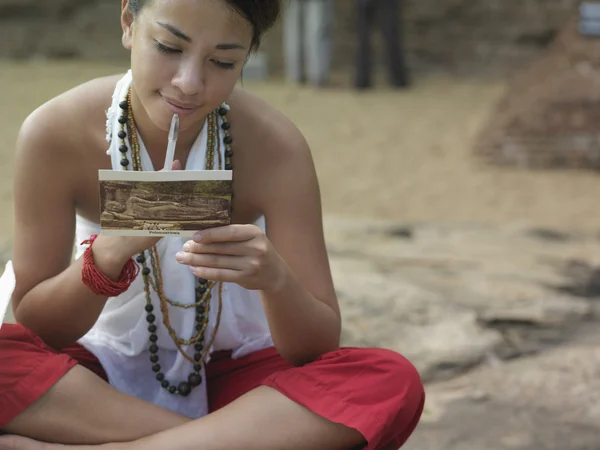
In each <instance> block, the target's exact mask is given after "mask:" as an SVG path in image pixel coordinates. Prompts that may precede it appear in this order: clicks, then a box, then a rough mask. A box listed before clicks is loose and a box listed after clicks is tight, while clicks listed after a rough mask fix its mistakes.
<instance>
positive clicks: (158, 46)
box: [154, 40, 181, 55]
mask: <svg viewBox="0 0 600 450" xmlns="http://www.w3.org/2000/svg"><path fill="white" fill-rule="evenodd" d="M154 47H155V48H156V50H158V51H159V52H161V53H167V54H169V55H173V54H176V53H181V50H178V49H176V48H171V47H167V46H166V45H163V44H161V43H160V42H158V41H156V40H155V41H154Z"/></svg>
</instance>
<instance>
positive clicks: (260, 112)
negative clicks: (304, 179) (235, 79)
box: [230, 88, 311, 164]
mask: <svg viewBox="0 0 600 450" xmlns="http://www.w3.org/2000/svg"><path fill="white" fill-rule="evenodd" d="M230 103H231V108H232V111H231V116H232V117H231V120H232V122H234V123H233V124H232V125H233V127H232V128H234V129H236V130H237V131H236V136H235V138H236V141H241V142H242V143H243V146H244V148H248V150H249V151H251V153H252V155H253V156H254V157H258V158H259V159H261V160H263V159H266V160H267V161H270V162H272V163H275V164H281V163H284V162H286V161H287V162H288V163H291V162H292V161H294V162H297V161H298V159H300V160H302V159H304V160H307V159H311V156H310V148H309V146H308V144H307V142H306V139H305V138H304V136H303V134H302V132H301V131H300V130H299V129H298V127H296V125H294V123H293V122H292V121H291V120H290V119H289V118H288V117H287V116H286V115H285V114H283V113H282V112H281V111H279V110H278V109H277V108H275V107H274V106H273V105H271V104H269V103H268V102H266V101H265V100H263V99H261V98H259V97H257V96H256V95H254V94H252V93H250V92H248V91H246V90H244V89H241V88H238V89H236V90H235V91H234V93H233V94H232V96H231V101H230ZM235 122H238V123H239V126H236V125H235ZM238 128H239V129H238ZM262 162H263V163H265V162H266V161H264V160H263V161H262Z"/></svg>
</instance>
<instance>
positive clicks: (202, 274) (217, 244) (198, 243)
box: [176, 225, 286, 291]
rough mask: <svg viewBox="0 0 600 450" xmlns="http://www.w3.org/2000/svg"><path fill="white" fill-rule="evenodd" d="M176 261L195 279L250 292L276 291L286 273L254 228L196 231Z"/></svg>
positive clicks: (244, 226)
mask: <svg viewBox="0 0 600 450" xmlns="http://www.w3.org/2000/svg"><path fill="white" fill-rule="evenodd" d="M176 258H177V261H179V262H180V263H181V264H185V265H188V266H190V269H191V271H192V273H193V274H194V275H196V276H197V277H199V278H205V279H207V280H212V281H226V282H232V283H237V284H239V285H240V286H242V287H244V288H246V289H250V290H263V291H268V290H276V289H277V288H278V286H280V285H281V284H282V283H283V282H284V279H285V273H286V270H285V267H286V266H285V263H284V262H283V259H282V258H281V257H280V256H279V254H278V253H277V251H276V250H275V248H274V247H273V246H272V245H271V242H270V241H269V239H268V238H267V236H266V235H265V233H264V232H263V231H262V229H260V228H259V227H257V226H255V225H227V226H224V227H217V228H210V229H207V230H203V231H200V232H198V233H196V234H195V235H194V237H193V239H192V240H190V241H188V242H186V243H185V245H184V246H183V251H182V252H179V253H177V256H176Z"/></svg>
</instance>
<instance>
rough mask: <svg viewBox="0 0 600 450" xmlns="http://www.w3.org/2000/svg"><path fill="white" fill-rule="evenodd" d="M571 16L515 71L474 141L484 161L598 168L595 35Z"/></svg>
mask: <svg viewBox="0 0 600 450" xmlns="http://www.w3.org/2000/svg"><path fill="white" fill-rule="evenodd" d="M583 34H585V33H581V32H580V15H579V14H577V16H576V17H573V18H571V20H570V21H569V22H568V24H567V25H566V26H565V27H564V29H563V30H562V31H561V32H560V33H559V35H558V36H557V38H556V39H555V41H554V42H553V43H552V44H551V45H550V46H549V48H548V49H547V51H546V53H545V54H544V55H543V56H542V57H541V58H539V59H538V60H536V61H535V62H534V63H533V64H531V65H530V66H529V67H528V68H527V69H526V70H524V71H522V72H521V73H519V74H517V75H516V76H515V77H514V78H513V79H512V80H511V82H510V83H509V87H508V90H507V91H506V93H505V95H504V97H503V98H502V99H501V100H500V102H499V103H498V104H497V105H496V108H495V110H494V111H493V112H492V115H491V117H490V119H489V120H488V123H487V124H486V126H485V127H484V129H483V130H482V131H481V133H480V135H479V136H478V137H477V140H476V142H475V148H474V152H475V154H476V155H477V156H478V157H481V158H482V159H483V160H484V161H486V162H488V163H491V164H497V165H505V166H513V167H521V168H528V169H549V168H569V169H589V170H598V169H600V36H584V35H583Z"/></svg>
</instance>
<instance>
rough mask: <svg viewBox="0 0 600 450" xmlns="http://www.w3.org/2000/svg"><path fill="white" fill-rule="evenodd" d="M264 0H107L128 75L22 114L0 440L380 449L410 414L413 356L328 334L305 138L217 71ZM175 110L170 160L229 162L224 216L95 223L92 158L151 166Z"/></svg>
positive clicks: (408, 427)
mask: <svg viewBox="0 0 600 450" xmlns="http://www.w3.org/2000/svg"><path fill="white" fill-rule="evenodd" d="M279 10H280V4H279V2H278V1H276V0H254V1H248V0H210V1H209V0H178V1H176V2H175V1H170V0H135V1H134V0H123V2H122V14H121V23H122V27H123V45H124V46H125V47H126V48H127V49H129V50H130V51H131V71H129V72H128V73H127V74H126V75H124V76H123V75H120V76H116V77H108V78H102V79H97V80H92V81H90V82H88V83H86V84H84V85H82V86H79V87H76V88H75V89H73V90H71V91H68V92H66V93H64V94H62V95H60V96H58V97H57V98H55V99H53V100H51V101H50V102H48V103H47V104H45V105H43V106H41V107H40V108H39V109H38V110H36V111H35V112H34V113H32V115H31V116H30V117H29V118H28V119H27V120H26V121H25V123H24V124H23V126H22V130H21V132H20V134H19V139H18V157H17V162H16V177H15V205H16V227H15V230H16V231H15V244H14V260H13V266H12V267H13V268H14V276H15V279H16V285H15V286H14V291H12V300H13V308H14V312H15V317H16V319H17V321H18V323H19V324H18V325H5V326H4V327H3V328H2V329H0V360H1V361H2V364H0V429H2V431H3V432H4V433H5V434H7V436H4V437H1V438H0V449H1V448H11V449H15V448H27V449H35V448H42V447H44V448H47V447H50V448H52V447H53V445H52V444H46V443H41V442H40V441H45V442H50V443H61V444H78V445H83V444H88V445H89V444H107V446H108V447H129V448H133V447H136V446H142V447H143V448H145V449H154V448H156V449H167V448H174V449H185V448H194V449H203V448H207V449H208V448H210V449H216V448H224V449H225V448H226V449H228V450H233V449H238V448H240V449H242V448H243V449H246V450H247V449H253V448H257V449H259V448H260V449H261V450H264V449H271V448H272V449H282V448H293V449H351V448H363V447H364V448H369V449H380V448H381V449H383V448H385V449H393V448H398V447H399V446H401V445H402V444H403V443H404V442H405V441H406V439H407V438H408V437H409V435H410V434H411V433H412V431H413V430H414V428H415V427H416V425H417V422H418V420H419V418H420V415H421V412H422V408H423V401H424V393H423V387H422V384H421V381H420V379H419V375H418V374H417V372H416V370H415V369H414V367H413V366H412V365H411V364H410V363H409V362H408V361H406V360H405V359H404V358H403V357H401V356H400V355H397V354H395V353H393V352H391V351H387V350H382V349H354V348H353V349H340V348H339V340H340V313H339V309H338V303H337V299H336V296H335V291H334V288H333V284H332V280H331V276H330V271H329V267H328V261H327V254H326V250H325V245H324V240H323V234H322V224H321V211H320V200H319V191H318V184H317V179H316V176H315V171H314V167H313V163H312V159H311V155H310V151H309V149H308V146H307V144H306V142H305V141H304V139H303V137H302V135H301V134H300V133H299V132H298V130H297V129H296V128H295V127H294V126H293V125H292V124H291V123H290V122H289V121H288V120H287V119H286V118H285V117H283V116H282V115H281V114H280V113H279V112H277V111H275V110H274V109H273V108H272V107H271V106H269V105H267V104H265V103H264V102H262V101H261V100H259V99H257V98H255V97H253V96H252V95H250V94H249V93H247V92H245V91H243V90H241V89H238V88H236V87H235V85H236V83H237V81H238V80H239V78H240V76H241V72H242V67H243V64H244V62H245V61H246V58H247V56H248V54H249V52H251V51H253V50H255V49H256V48H257V46H258V45H259V42H260V38H261V36H262V34H263V33H264V32H265V31H266V30H267V29H268V28H269V27H271V26H272V25H273V24H274V23H275V21H276V20H277V18H278V16H279ZM174 113H177V114H179V117H180V134H179V140H178V144H177V148H176V150H175V159H176V162H175V163H174V165H173V169H182V168H186V169H205V168H206V169H213V168H219V167H221V168H224V169H232V166H233V169H232V170H233V173H234V183H233V192H234V196H233V199H234V200H233V205H232V224H231V225H229V226H224V227H218V228H213V229H210V230H205V231H202V232H200V233H198V235H196V236H195V237H194V239H193V240H190V241H187V242H184V241H183V240H182V239H181V238H163V239H156V238H141V237H138V238H132V237H128V238H126V237H109V236H104V235H100V236H98V237H97V238H95V237H94V236H93V235H95V234H98V231H99V226H98V222H99V209H100V208H99V200H98V197H99V195H98V178H97V177H98V170H99V169H113V170H154V167H157V168H158V167H161V166H162V162H163V160H164V154H165V153H164V152H165V144H166V141H167V134H168V130H169V125H170V121H171V119H172V116H173V114H174ZM215 136H216V137H215ZM106 140H108V141H110V147H109V151H108V156H107V151H106V147H107V145H106ZM40 180H43V183H39V181H40ZM263 217H264V219H265V222H266V227H268V237H267V235H265V232H264V227H263V226H261V220H260V219H261V218H263ZM256 224H258V225H256ZM74 238H75V239H76V243H77V244H78V245H77V252H76V255H75V259H74V261H72V244H73V239H74ZM8 269H10V272H9V271H8V270H7V272H9V273H8V275H7V274H6V273H5V277H9V276H10V274H11V273H12V270H13V269H12V268H11V266H10V265H9V266H8ZM139 271H141V273H138V272H139ZM190 336H192V337H190ZM107 381H109V382H108V383H107Z"/></svg>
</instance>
